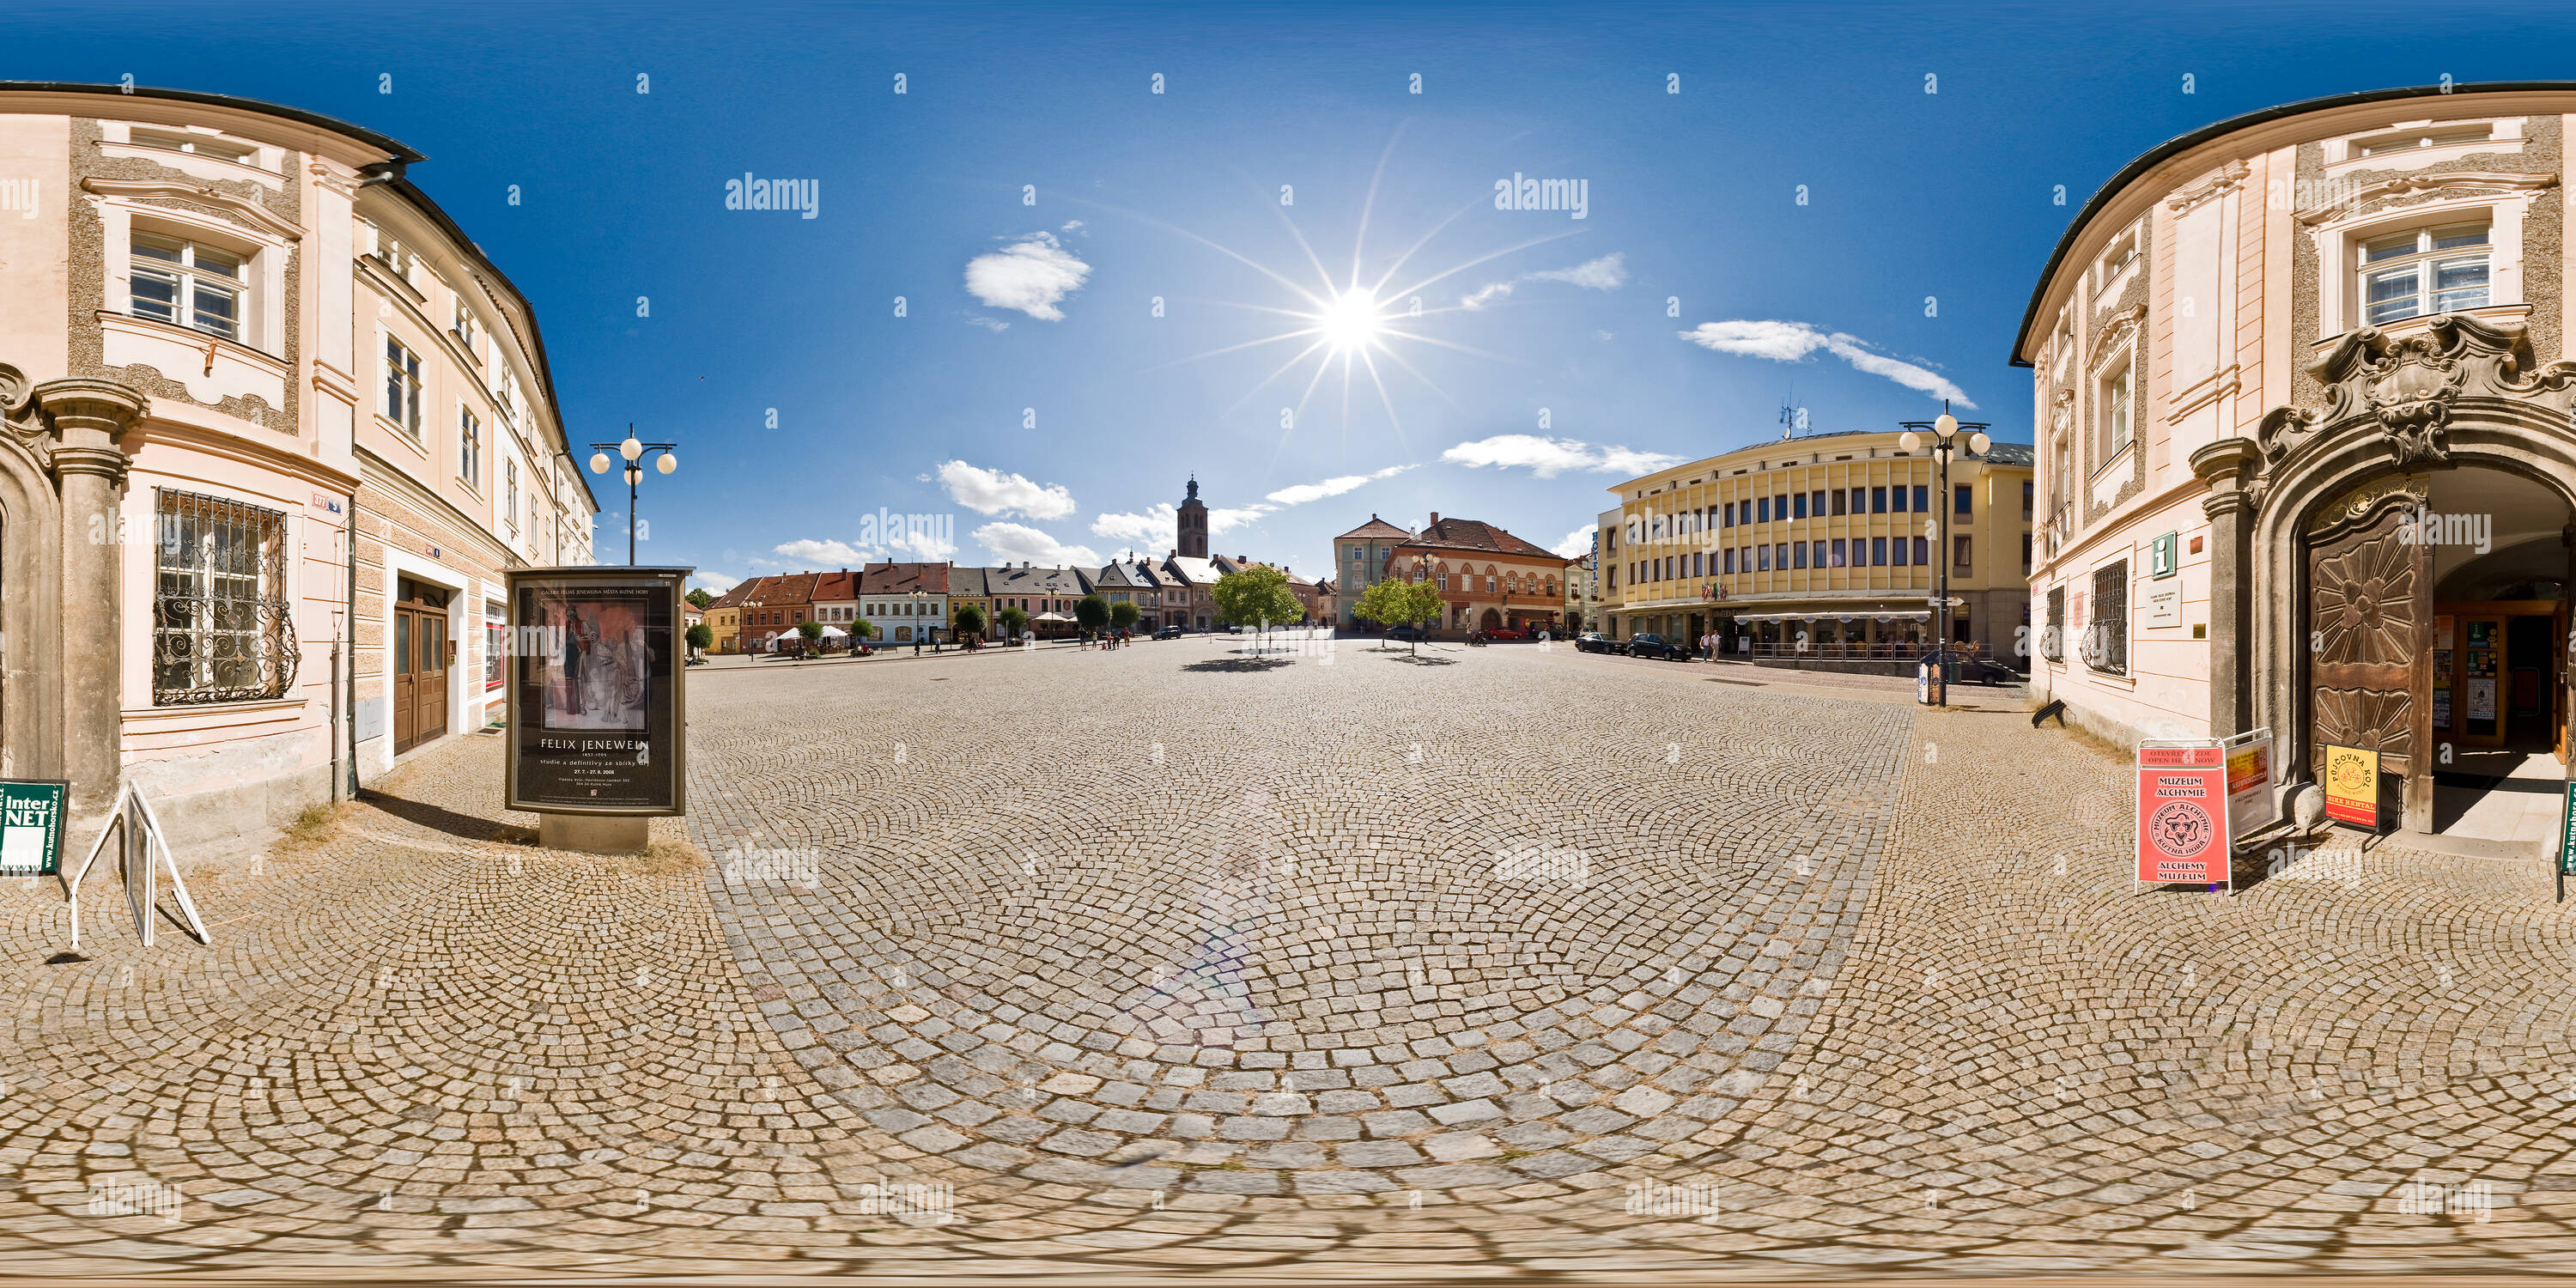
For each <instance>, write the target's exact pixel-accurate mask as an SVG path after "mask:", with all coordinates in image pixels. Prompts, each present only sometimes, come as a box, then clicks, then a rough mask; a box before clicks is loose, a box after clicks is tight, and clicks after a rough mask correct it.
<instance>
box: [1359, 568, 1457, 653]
mask: <svg viewBox="0 0 2576 1288" xmlns="http://www.w3.org/2000/svg"><path fill="white" fill-rule="evenodd" d="M1448 607H1449V604H1448V601H1447V600H1446V599H1444V598H1443V597H1442V596H1441V594H1440V585H1439V583H1437V582H1434V581H1431V580H1430V579H1428V578H1425V579H1424V580H1421V581H1398V580H1395V579H1392V578H1390V579H1388V580H1386V581H1381V582H1378V583H1376V584H1374V585H1372V586H1370V587H1369V588H1368V589H1367V590H1364V591H1361V592H1360V602H1359V603H1358V604H1357V605H1355V606H1354V607H1353V609H1352V611H1353V612H1356V613H1358V614H1359V615H1360V616H1362V617H1365V618H1368V619H1369V620H1370V621H1374V622H1385V623H1388V624H1389V625H1408V626H1409V625H1415V624H1418V623H1422V622H1436V621H1439V620H1440V615H1441V614H1442V613H1443V612H1446V611H1447V610H1448ZM1413 651H1414V652H1416V653H1419V652H1421V651H1422V640H1421V637H1420V636H1419V635H1417V636H1416V637H1415V638H1414V641H1413Z"/></svg>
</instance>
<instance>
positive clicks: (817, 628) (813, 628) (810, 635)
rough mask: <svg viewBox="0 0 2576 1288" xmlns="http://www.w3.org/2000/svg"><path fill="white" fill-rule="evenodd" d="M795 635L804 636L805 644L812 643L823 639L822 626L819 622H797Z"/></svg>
mask: <svg viewBox="0 0 2576 1288" xmlns="http://www.w3.org/2000/svg"><path fill="white" fill-rule="evenodd" d="M796 633H797V634H799V635H802V636H804V637H805V640H806V642H807V643H812V642H813V641H815V640H819V639H821V638H823V624H822V623H821V622H799V623H797V626H796Z"/></svg>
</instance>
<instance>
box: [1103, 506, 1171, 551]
mask: <svg viewBox="0 0 2576 1288" xmlns="http://www.w3.org/2000/svg"><path fill="white" fill-rule="evenodd" d="M1180 531H1181V529H1180V507H1178V506H1175V505H1173V504H1172V503H1171V502H1169V501H1165V502H1162V503H1160V504H1158V505H1154V506H1150V507H1148V508H1147V509H1146V510H1145V512H1144V513H1142V514H1101V515H1094V516H1092V520H1091V535H1093V536H1095V537H1108V538H1111V539H1112V540H1117V541H1124V542H1127V543H1129V544H1131V545H1135V546H1139V547H1142V548H1143V549H1145V550H1147V551H1154V550H1170V549H1174V548H1175V547H1177V546H1179V545H1180Z"/></svg>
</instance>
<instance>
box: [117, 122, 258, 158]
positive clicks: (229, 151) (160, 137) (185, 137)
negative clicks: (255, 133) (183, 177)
mask: <svg viewBox="0 0 2576 1288" xmlns="http://www.w3.org/2000/svg"><path fill="white" fill-rule="evenodd" d="M130 137H131V138H132V139H133V141H134V144H135V146H137V147H145V148H168V149H169V150H171V151H173V152H189V153H194V154H195V155H198V156H206V157H221V158H223V159H224V160H226V161H238V162H241V163H242V164H244V165H248V164H250V162H251V160H252V159H253V158H255V157H257V156H258V155H259V149H258V148H255V147H252V146H250V145H248V144H244V143H235V142H232V141H231V140H229V139H218V138H214V137H212V136H209V135H204V134H175V133H171V132H169V131H166V130H136V131H134V133H133V134H132V135H131V136H130Z"/></svg>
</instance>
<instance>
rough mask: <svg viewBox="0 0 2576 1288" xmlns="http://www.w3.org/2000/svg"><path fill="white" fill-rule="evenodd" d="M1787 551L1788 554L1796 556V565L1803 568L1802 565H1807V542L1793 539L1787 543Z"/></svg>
mask: <svg viewBox="0 0 2576 1288" xmlns="http://www.w3.org/2000/svg"><path fill="white" fill-rule="evenodd" d="M1789 553H1790V554H1792V555H1794V556H1796V558H1797V566H1798V567H1801V568H1804V567H1806V566H1807V543H1806V542H1804V541H1793V542H1791V543H1789Z"/></svg>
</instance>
